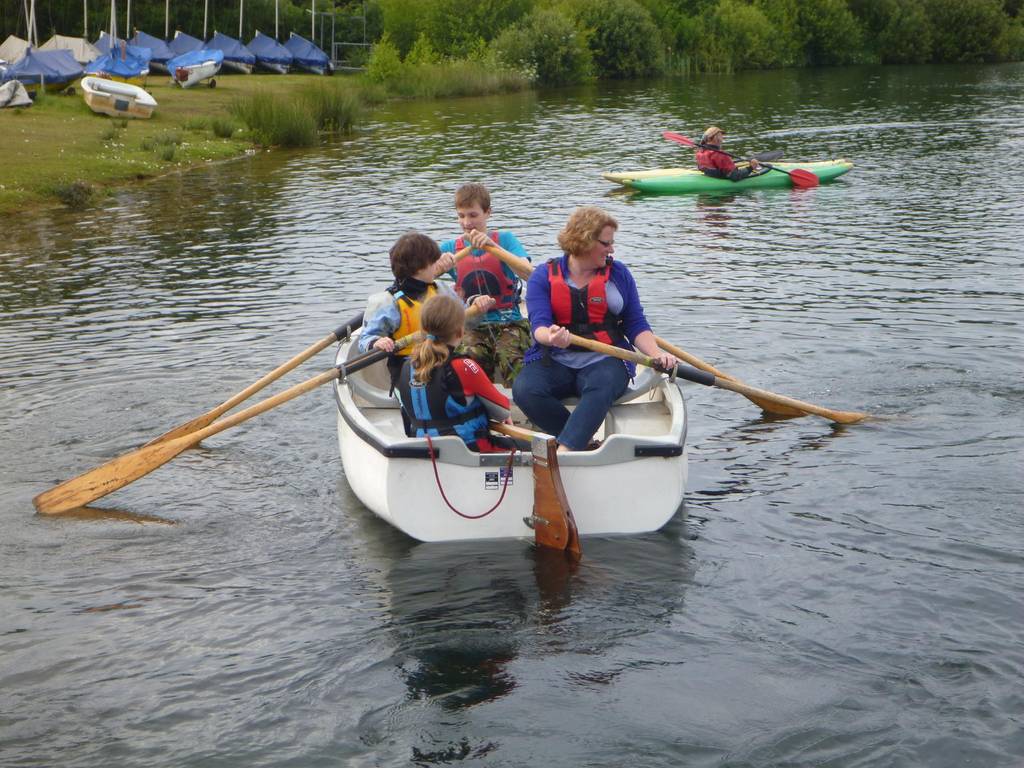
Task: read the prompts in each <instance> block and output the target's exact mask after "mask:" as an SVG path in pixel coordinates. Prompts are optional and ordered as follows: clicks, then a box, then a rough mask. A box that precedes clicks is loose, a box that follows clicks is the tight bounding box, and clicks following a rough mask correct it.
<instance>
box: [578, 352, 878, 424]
mask: <svg viewBox="0 0 1024 768" xmlns="http://www.w3.org/2000/svg"><path fill="white" fill-rule="evenodd" d="M569 339H570V340H571V341H572V343H573V344H575V345H576V346H578V347H583V348H584V349H589V350H591V351H592V352H601V353H602V354H605V355H608V356H610V357H617V358H619V359H620V360H629V361H631V362H634V363H639V364H640V365H646V366H648V367H650V368H654V369H655V370H661V371H663V372H664V373H669V371H664V370H663V369H662V368H661V366H659V365H658V364H657V362H656V361H655V360H654V359H653V358H650V357H648V356H647V355H643V354H640V353H639V352H629V351H627V350H625V349H621V348H620V347H613V346H612V345H610V344H602V343H601V342H599V341H595V340H593V339H586V338H583V337H582V336H577V335H575V334H572V333H570V334H569ZM675 374H676V376H678V377H680V378H682V379H686V380H687V381H692V382H694V383H696V384H703V385H704V386H706V387H717V388H718V389H728V390H729V391H730V392H737V393H739V394H741V395H743V396H745V397H748V398H753V397H758V398H760V399H762V400H766V401H768V402H772V403H778V404H780V405H786V406H789V407H790V408H795V409H797V410H800V411H803V412H805V413H813V414H815V415H816V416H821V417H823V418H826V419H829V420H830V421H835V422H838V423H840V424H856V423H857V422H858V421H863V420H864V419H866V418H868V414H866V413H859V412H857V411H833V410H831V409H830V408H822V407H821V406H819V405H814V404H813V403H805V402H804V401H803V400H796V399H794V398H792V397H785V396H784V395H776V394H775V393H774V392H769V391H768V390H765V389H758V388H756V387H751V386H749V385H747V384H743V383H741V382H738V381H733V380H730V379H724V378H721V377H718V376H715V375H714V374H713V373H708V372H706V371H700V370H697V369H696V368H692V367H690V366H688V365H683V364H682V363H680V364H679V365H677V366H676V370H675Z"/></svg>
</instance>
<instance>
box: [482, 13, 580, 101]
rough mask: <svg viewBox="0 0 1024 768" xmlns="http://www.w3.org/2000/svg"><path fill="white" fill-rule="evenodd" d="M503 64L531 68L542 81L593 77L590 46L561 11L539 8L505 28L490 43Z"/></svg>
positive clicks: (523, 68)
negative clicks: (588, 46)
mask: <svg viewBox="0 0 1024 768" xmlns="http://www.w3.org/2000/svg"><path fill="white" fill-rule="evenodd" d="M491 47H492V49H493V51H494V54H495V56H496V57H497V59H498V61H499V62H501V63H502V64H504V65H506V66H509V67H513V68H515V69H519V70H523V71H528V72H530V74H531V75H532V76H533V77H534V78H535V79H536V80H537V81H538V82H541V83H545V84H549V85H561V84H569V83H580V82H583V81H585V80H588V79H590V78H591V77H592V72H593V60H592V59H591V56H590V49H588V48H587V45H586V43H585V42H584V40H583V35H582V34H581V33H580V31H579V30H578V29H577V28H576V25H575V24H574V23H573V22H572V20H571V19H569V18H568V17H567V16H566V15H565V14H563V13H562V12H560V11H558V10H556V9H553V8H546V9H539V10H536V11H534V12H533V13H531V14H530V15H528V16H527V17H526V18H524V19H523V20H522V21H520V22H519V23H518V24H514V25H513V26H511V27H509V28H508V29H506V30H505V31H504V32H502V33H501V35H499V36H498V38H497V39H496V40H495V41H494V42H493V43H492V44H491Z"/></svg>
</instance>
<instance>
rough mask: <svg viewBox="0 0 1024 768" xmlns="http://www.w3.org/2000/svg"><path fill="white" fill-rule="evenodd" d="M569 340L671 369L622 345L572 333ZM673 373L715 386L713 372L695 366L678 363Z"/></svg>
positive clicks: (651, 366)
mask: <svg viewBox="0 0 1024 768" xmlns="http://www.w3.org/2000/svg"><path fill="white" fill-rule="evenodd" d="M569 340H570V341H571V342H572V343H573V345H574V346H577V347H582V348H583V349H589V350H590V351H591V352H600V353H602V354H605V355H608V356H609V357H617V358H619V359H620V360H627V361H629V362H632V363H637V364H639V365H646V366H647V367H648V368H653V369H654V370H656V371H661V372H662V373H672V371H666V370H665V369H664V368H663V367H662V366H661V365H660V364H659V363H658V361H657V360H655V359H654V358H653V357H648V356H647V355H644V354H641V353H640V352H630V351H629V350H626V349H623V348H622V347H615V346H612V345H611V344H602V343H601V342H600V341H597V340H596V339H587V338H584V337H583V336H577V335H576V334H574V333H570V334H569ZM675 374H676V376H678V377H679V378H681V379H686V380H687V381H692V382H693V383H694V384H702V385H704V386H705V387H713V386H715V376H714V375H713V374H710V373H707V372H706V371H698V370H697V369H696V368H693V367H691V366H689V365H684V364H683V363H678V364H677V365H676V370H675Z"/></svg>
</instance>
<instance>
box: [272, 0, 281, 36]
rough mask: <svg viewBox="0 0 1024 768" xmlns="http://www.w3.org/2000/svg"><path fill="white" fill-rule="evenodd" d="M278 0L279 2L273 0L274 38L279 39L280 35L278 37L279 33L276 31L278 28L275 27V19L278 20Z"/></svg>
mask: <svg viewBox="0 0 1024 768" xmlns="http://www.w3.org/2000/svg"><path fill="white" fill-rule="evenodd" d="M278 2H279V0H274V39H275V40H278V41H279V40H280V39H281V37H280V34H279V32H278V29H277V26H278V24H277V20H278V9H277V6H278Z"/></svg>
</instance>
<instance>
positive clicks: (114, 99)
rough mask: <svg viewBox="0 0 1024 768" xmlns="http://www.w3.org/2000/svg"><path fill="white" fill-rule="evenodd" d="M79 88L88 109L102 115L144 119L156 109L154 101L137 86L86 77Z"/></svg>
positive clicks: (150, 115)
mask: <svg viewBox="0 0 1024 768" xmlns="http://www.w3.org/2000/svg"><path fill="white" fill-rule="evenodd" d="M80 86H81V88H82V97H83V98H84V99H85V103H86V104H88V105H89V109H91V110H92V111H93V112H97V113H99V114H102V115H110V116H111V117H132V118H142V119H146V118H149V117H152V116H153V110H155V109H156V107H157V103H156V99H154V98H153V97H152V95H150V94H149V93H147V92H146V91H144V90H143V89H142V88H140V87H138V86H137V85H131V84H129V83H123V82H118V81H114V80H107V79H105V78H102V77H93V76H86V77H83V78H82V81H81V83H80Z"/></svg>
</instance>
